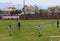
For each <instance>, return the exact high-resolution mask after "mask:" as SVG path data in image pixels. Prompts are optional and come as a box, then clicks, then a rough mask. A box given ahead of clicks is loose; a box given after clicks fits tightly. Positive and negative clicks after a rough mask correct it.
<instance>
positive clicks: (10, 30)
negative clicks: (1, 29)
mask: <svg viewBox="0 0 60 41" xmlns="http://www.w3.org/2000/svg"><path fill="white" fill-rule="evenodd" d="M8 30H9V35H10V36H11V35H12V27H11V25H9V26H8Z"/></svg>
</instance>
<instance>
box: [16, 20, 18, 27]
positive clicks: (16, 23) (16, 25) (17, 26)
mask: <svg viewBox="0 0 60 41" xmlns="http://www.w3.org/2000/svg"><path fill="white" fill-rule="evenodd" d="M16 28H18V20H16Z"/></svg>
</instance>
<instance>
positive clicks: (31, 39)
mask: <svg viewBox="0 0 60 41" xmlns="http://www.w3.org/2000/svg"><path fill="white" fill-rule="evenodd" d="M20 22H21V30H20V31H18V30H17V29H16V20H0V41H49V36H59V35H60V28H57V27H56V20H55V23H54V26H52V25H51V20H20ZM9 24H11V25H12V36H9V33H8V25H9ZM39 24H40V26H41V37H38V29H37V27H38V25H39ZM54 41H57V39H55V40H54Z"/></svg>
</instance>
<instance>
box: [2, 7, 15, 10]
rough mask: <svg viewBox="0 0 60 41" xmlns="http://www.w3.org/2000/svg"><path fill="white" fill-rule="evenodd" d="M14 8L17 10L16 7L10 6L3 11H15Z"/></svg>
mask: <svg viewBox="0 0 60 41" xmlns="http://www.w3.org/2000/svg"><path fill="white" fill-rule="evenodd" d="M13 10H16V8H15V7H9V8H4V9H2V11H13Z"/></svg>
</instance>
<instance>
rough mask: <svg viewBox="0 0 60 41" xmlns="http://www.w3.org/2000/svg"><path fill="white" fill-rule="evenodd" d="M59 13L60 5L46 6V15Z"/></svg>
mask: <svg viewBox="0 0 60 41" xmlns="http://www.w3.org/2000/svg"><path fill="white" fill-rule="evenodd" d="M58 13H60V7H59V6H56V7H48V15H52V14H53V15H56V14H58Z"/></svg>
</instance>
